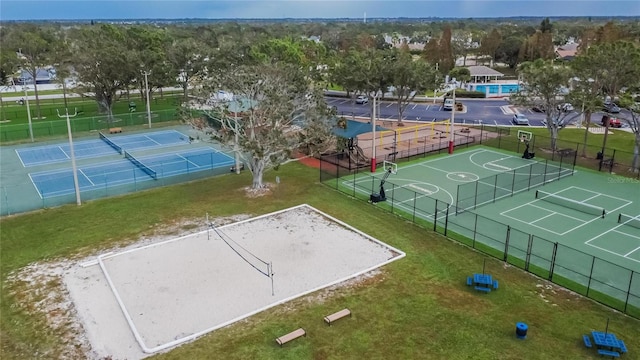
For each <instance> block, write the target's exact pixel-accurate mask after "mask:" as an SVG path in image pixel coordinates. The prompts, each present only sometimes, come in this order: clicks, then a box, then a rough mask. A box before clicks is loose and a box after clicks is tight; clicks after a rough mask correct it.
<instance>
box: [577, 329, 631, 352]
mask: <svg viewBox="0 0 640 360" xmlns="http://www.w3.org/2000/svg"><path fill="white" fill-rule="evenodd" d="M584 337H585V339H584V341H585V345H586V346H587V347H591V344H590V339H589V338H588V336H587V335H585V336H584ZM591 337H592V338H593V343H594V344H595V345H596V348H597V349H598V353H599V354H600V355H605V356H611V357H619V356H620V353H623V354H624V353H626V352H627V346H626V345H625V343H624V341H622V340H621V339H618V338H617V337H616V335H615V334H613V333H610V332H602V331H596V330H593V331H591Z"/></svg>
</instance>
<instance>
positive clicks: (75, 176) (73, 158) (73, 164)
mask: <svg viewBox="0 0 640 360" xmlns="http://www.w3.org/2000/svg"><path fill="white" fill-rule="evenodd" d="M64 111H65V115H64V116H62V115H60V111H58V109H56V112H57V113H58V117H60V118H62V117H65V118H67V132H68V133H69V150H70V151H71V168H72V169H73V185H74V187H75V189H76V203H77V204H78V205H82V201H81V200H80V186H79V185H78V168H77V167H76V155H75V151H73V137H72V136H71V120H70V119H69V118H72V117H76V116H78V109H76V110H75V113H74V114H73V115H69V108H64Z"/></svg>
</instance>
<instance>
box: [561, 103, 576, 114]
mask: <svg viewBox="0 0 640 360" xmlns="http://www.w3.org/2000/svg"><path fill="white" fill-rule="evenodd" d="M558 110H560V111H563V112H569V111H573V105H571V104H569V103H564V104H558Z"/></svg>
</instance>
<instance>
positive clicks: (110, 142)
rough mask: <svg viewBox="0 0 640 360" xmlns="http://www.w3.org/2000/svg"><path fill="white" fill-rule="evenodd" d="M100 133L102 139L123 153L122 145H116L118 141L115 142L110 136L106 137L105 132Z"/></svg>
mask: <svg viewBox="0 0 640 360" xmlns="http://www.w3.org/2000/svg"><path fill="white" fill-rule="evenodd" d="M99 134H100V139H101V140H102V141H104V142H106V143H107V144H109V145H110V146H111V147H112V148H114V149H116V150H117V151H118V152H119V153H120V154H123V150H122V148H121V147H120V146H118V145H116V143H114V142H113V141H111V139H109V138H108V137H106V136H105V135H104V134H103V133H99Z"/></svg>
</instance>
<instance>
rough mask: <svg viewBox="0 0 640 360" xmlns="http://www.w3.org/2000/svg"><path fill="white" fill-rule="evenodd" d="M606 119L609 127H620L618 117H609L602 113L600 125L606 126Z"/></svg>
mask: <svg viewBox="0 0 640 360" xmlns="http://www.w3.org/2000/svg"><path fill="white" fill-rule="evenodd" d="M607 120H608V121H609V127H613V128H620V127H622V122H621V121H620V119H617V118H614V117H610V116H608V115H604V116H603V117H602V121H601V123H602V126H607Z"/></svg>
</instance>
